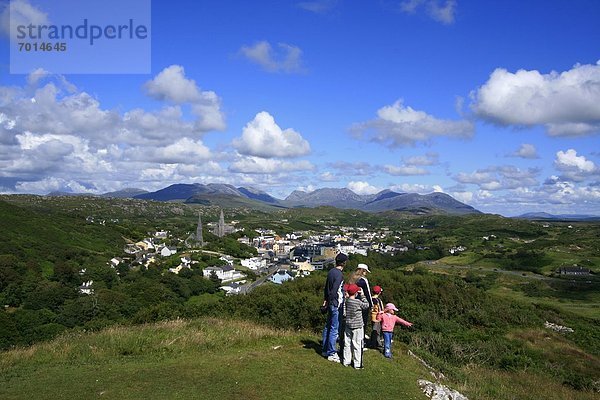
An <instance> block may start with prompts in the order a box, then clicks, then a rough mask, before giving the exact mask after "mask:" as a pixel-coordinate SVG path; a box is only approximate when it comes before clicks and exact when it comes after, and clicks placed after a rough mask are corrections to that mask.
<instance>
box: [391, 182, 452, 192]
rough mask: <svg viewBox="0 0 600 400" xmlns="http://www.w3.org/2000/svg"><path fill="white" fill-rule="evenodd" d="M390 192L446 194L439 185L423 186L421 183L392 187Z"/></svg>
mask: <svg viewBox="0 0 600 400" xmlns="http://www.w3.org/2000/svg"><path fill="white" fill-rule="evenodd" d="M390 190H392V191H394V192H398V193H404V192H406V193H419V194H427V193H432V192H440V193H444V190H443V189H442V188H441V186H439V185H433V186H432V185H423V184H419V183H402V184H400V185H391V186H390Z"/></svg>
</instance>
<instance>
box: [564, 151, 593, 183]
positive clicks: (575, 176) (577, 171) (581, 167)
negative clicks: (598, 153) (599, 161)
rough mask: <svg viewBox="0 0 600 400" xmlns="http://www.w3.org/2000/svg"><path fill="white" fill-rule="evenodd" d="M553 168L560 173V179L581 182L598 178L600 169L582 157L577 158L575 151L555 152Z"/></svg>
mask: <svg viewBox="0 0 600 400" xmlns="http://www.w3.org/2000/svg"><path fill="white" fill-rule="evenodd" d="M554 166H555V167H556V169H558V170H559V171H561V172H562V175H561V178H562V179H564V180H570V181H575V182H581V181H584V180H586V179H588V178H590V177H595V176H600V168H598V167H597V166H596V164H594V162H593V161H590V160H588V159H586V158H585V157H584V156H578V155H577V151H575V150H573V149H569V150H567V151H559V152H557V153H556V159H555V160H554Z"/></svg>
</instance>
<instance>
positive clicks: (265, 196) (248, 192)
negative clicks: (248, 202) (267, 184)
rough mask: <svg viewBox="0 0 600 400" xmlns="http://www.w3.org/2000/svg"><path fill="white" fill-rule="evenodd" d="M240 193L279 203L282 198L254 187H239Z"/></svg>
mask: <svg viewBox="0 0 600 400" xmlns="http://www.w3.org/2000/svg"><path fill="white" fill-rule="evenodd" d="M237 189H238V191H239V192H240V193H242V194H243V195H245V196H246V197H248V198H249V199H253V200H258V201H263V202H265V203H271V204H279V203H280V200H279V199H276V198H275V197H273V196H271V195H270V194H268V193H266V192H263V191H261V190H257V189H253V188H245V187H239V188H237Z"/></svg>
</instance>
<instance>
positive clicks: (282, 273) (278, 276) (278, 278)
mask: <svg viewBox="0 0 600 400" xmlns="http://www.w3.org/2000/svg"><path fill="white" fill-rule="evenodd" d="M293 279H294V277H293V276H292V275H291V274H290V273H289V272H288V271H287V270H285V269H279V270H277V272H275V273H274V274H273V276H271V277H270V278H269V280H270V281H271V282H273V283H274V284H276V285H281V284H282V283H283V282H286V281H289V280H293Z"/></svg>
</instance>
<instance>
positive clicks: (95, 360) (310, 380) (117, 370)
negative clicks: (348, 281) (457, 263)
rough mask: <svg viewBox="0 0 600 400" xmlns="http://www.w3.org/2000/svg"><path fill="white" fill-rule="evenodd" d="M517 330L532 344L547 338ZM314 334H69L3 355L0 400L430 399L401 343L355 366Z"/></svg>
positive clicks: (253, 329)
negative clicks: (333, 356)
mask: <svg viewBox="0 0 600 400" xmlns="http://www.w3.org/2000/svg"><path fill="white" fill-rule="evenodd" d="M521 335H522V336H525V335H529V336H528V338H529V339H530V340H531V341H532V343H533V344H535V341H537V340H544V337H542V336H539V335H537V336H536V334H535V333H526V332H524V333H521ZM317 340H318V338H317V337H316V336H315V335H313V334H310V333H305V332H291V331H283V330H274V329H271V328H267V327H263V326H260V325H255V324H251V323H247V322H240V321H232V320H219V319H199V320H193V321H184V320H175V321H169V322H163V323H158V324H152V325H143V326H136V327H113V328H109V329H106V330H104V331H102V332H99V333H71V334H69V335H66V336H62V337H59V338H58V339H56V340H54V341H52V342H49V343H42V344H37V345H34V346H32V347H29V348H24V349H17V350H12V351H8V352H4V353H0V398H2V399H4V400H8V399H32V398H33V399H38V398H51V399H73V398H85V399H92V398H103V399H146V400H148V399H165V398H168V399H198V398H203V399H210V398H218V399H239V398H243V399H281V398H286V399H345V398H348V397H349V396H351V394H352V393H354V395H355V396H360V395H361V394H365V395H366V393H373V394H375V393H377V396H378V397H381V398H392V399H426V396H425V395H424V394H423V393H422V392H421V390H420V389H419V387H418V384H417V381H418V379H428V380H432V378H431V376H430V374H429V372H428V370H427V369H426V368H425V367H424V366H423V365H421V364H420V363H419V362H418V361H417V360H415V359H414V358H412V357H410V356H409V355H408V354H407V349H406V348H405V347H403V346H402V345H401V344H399V343H396V344H395V348H394V355H395V357H394V359H393V360H387V359H384V358H383V357H382V356H381V354H379V353H378V352H374V351H367V352H366V353H365V369H364V370H354V369H352V368H344V367H342V366H341V365H339V364H334V363H331V362H329V361H327V360H325V359H324V358H322V357H321V356H320V355H319V352H320V348H319V346H318V343H317ZM551 342H552V343H553V344H556V343H559V344H560V343H561V342H560V339H557V338H552V339H551ZM557 346H558V345H557ZM567 350H569V349H567ZM462 373H463V374H462V375H463V376H464V380H462V381H460V382H447V381H444V382H443V383H444V384H446V385H447V386H450V387H452V388H454V389H456V390H459V391H460V392H461V393H463V394H465V395H467V396H469V398H471V399H490V400H491V399H498V400H502V399H506V400H508V399H532V400H533V399H540V398H543V399H556V400H558V399H561V400H565V399H567V400H569V399H573V400H576V399H577V400H578V399H581V400H588V399H589V400H592V399H597V396H596V395H594V394H593V393H590V392H587V393H584V392H577V391H574V390H571V389H569V388H567V387H565V386H562V385H560V384H558V383H556V382H552V381H549V380H548V379H547V378H543V377H539V376H537V375H534V374H531V373H527V372H523V371H520V372H514V373H511V372H506V371H504V372H499V371H491V370H487V369H481V368H475V367H473V366H469V365H467V366H465V367H464V368H463V370H462Z"/></svg>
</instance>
